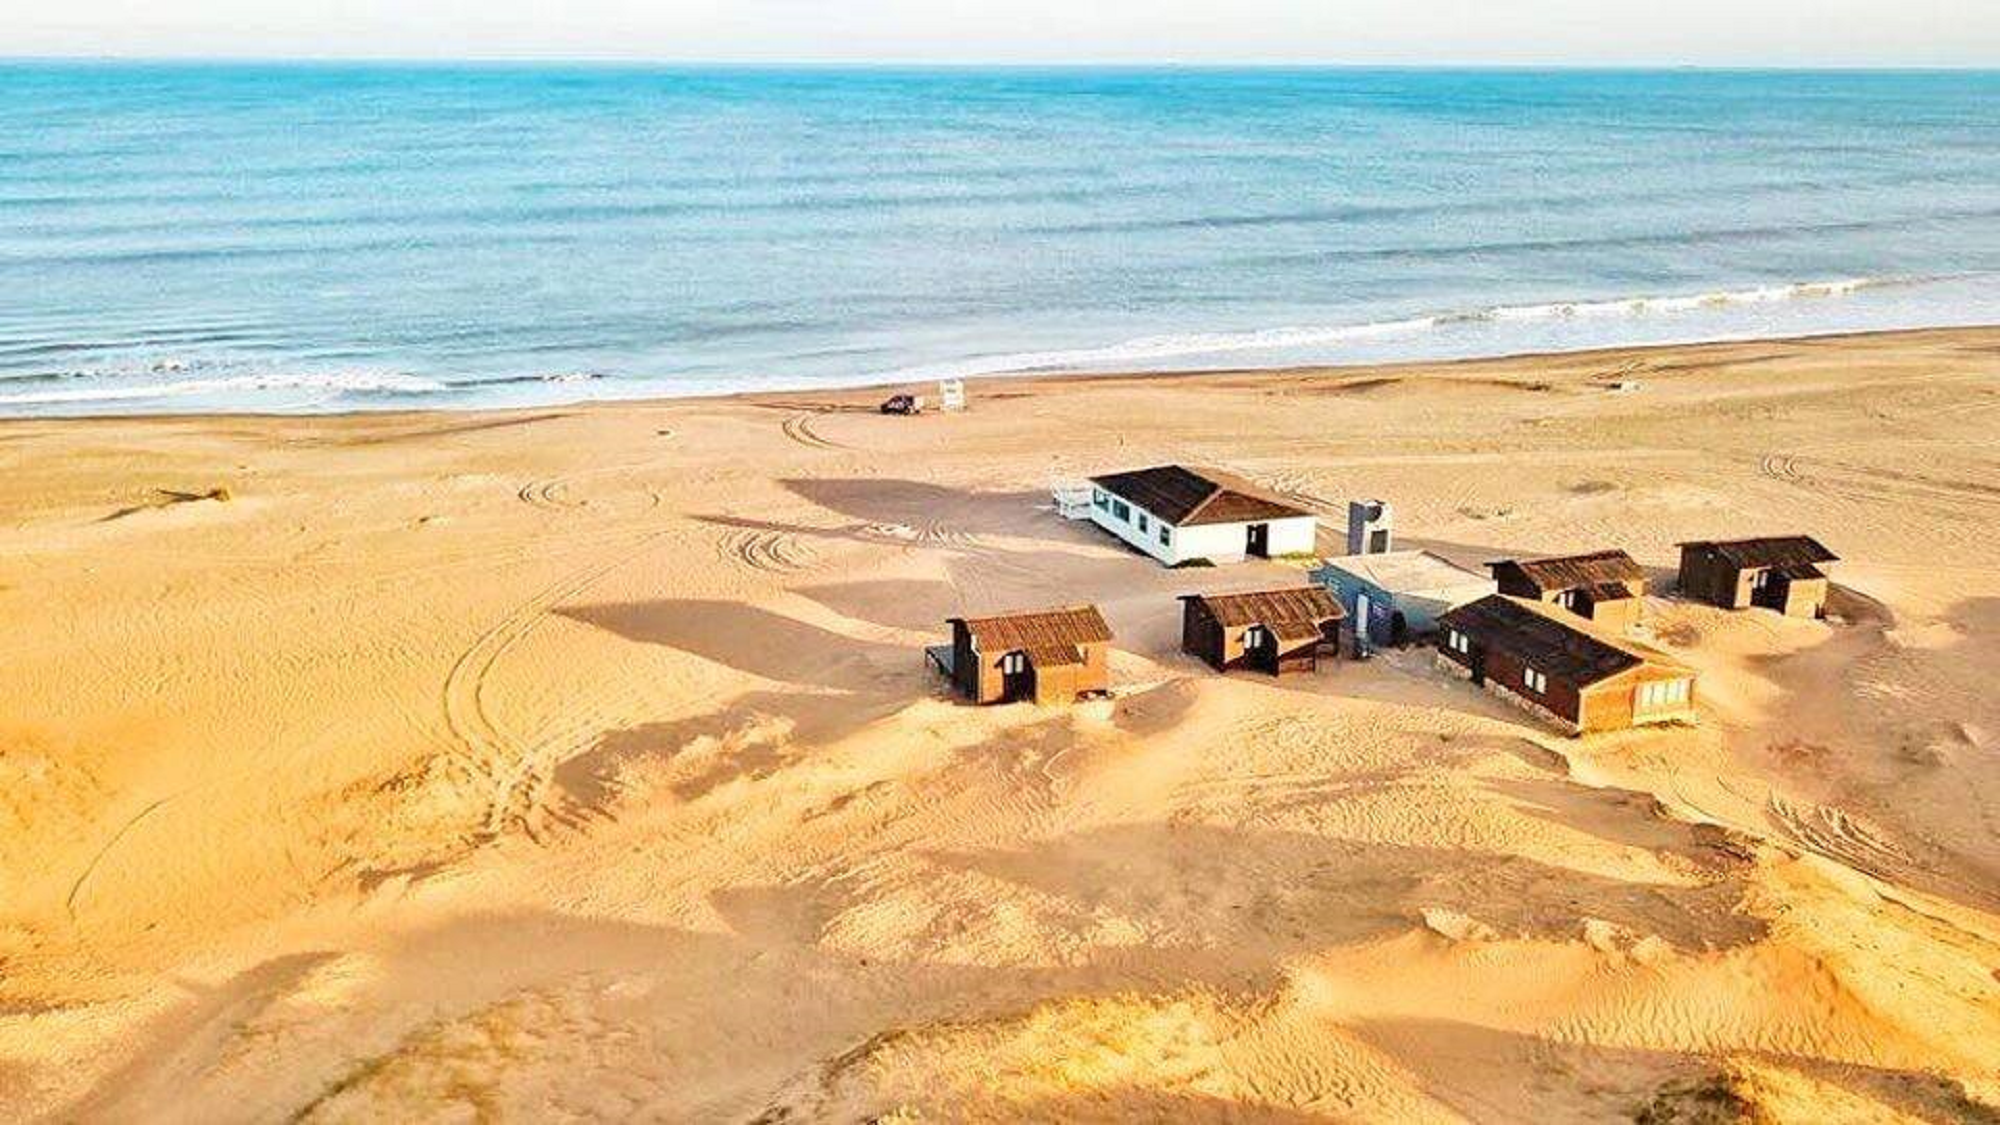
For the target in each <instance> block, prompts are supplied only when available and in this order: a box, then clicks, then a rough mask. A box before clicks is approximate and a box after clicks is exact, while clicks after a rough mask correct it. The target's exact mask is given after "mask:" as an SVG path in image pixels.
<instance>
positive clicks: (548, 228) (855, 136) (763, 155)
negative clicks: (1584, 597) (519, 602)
mask: <svg viewBox="0 0 2000 1125" xmlns="http://www.w3.org/2000/svg"><path fill="white" fill-rule="evenodd" d="M1983 322H2000V73H1990V72H1984V73H1982V72H1935V73H1903V72H1846V73H1815V72H1714V71H1671V72H1666V71H1662V72H1631V71H1621V72H1592V71H1556V72H1535V71H1511V70H1504V71H1503V70H1496V71H1436V70H1351V69H1237V70H1231V69H1050V70H1034V69H934V70H919V69H825V68H816V69H729V68H649V67H621V66H555V65H537V66H502V65H453V66H441V65H391V64H368V65H359V64H355V65H348V64H342V65H303V64H283V65H280V64H248V63H229V64H223V63H215V64H170V65H169V64H132V63H66V62H17V63H0V413H8V414H24V413H79V412H105V411H117V412H132V411H181V410H209V409H217V408H227V409H245V410H279V411H292V410H347V409H375V408H402V407H419V406H444V407H474V406H492V405H515V404H531V403H549V402H558V401H571V400H577V399H585V398H593V399H594V398H613V397H635V396H654V395H680V394H693V393H706V392H715V391H728V390H739V389H754V388H775V387H785V388H797V387H809V386H814V385H831V384H853V383H859V382H876V381H883V380H910V381H916V380H920V379H930V378H933V377H937V376H940V375H948V374H974V373H988V372H1012V371H1030V370H1047V369H1114V368H1116V369H1132V368H1145V369H1154V368H1192V367H1206V366H1215V365H1231V366H1238V365H1246V366H1247V365H1280V364H1287V363H1295V362H1300V361H1307V360H1311V361H1354V360H1373V359H1383V358H1405V357H1439V356H1458V355H1474V354H1490V353H1504V352H1515V351H1523V350H1542V349H1561V348H1579V347H1586V346H1592V345H1599V344H1608V343H1625V342H1645V341H1670V340H1687V339H1704V338H1718V337H1739V336H1757V335H1770V334H1780V333H1798V332H1812V331H1826V330H1846V329H1862V328H1879V327H1898V326H1918V325H1932V324H1960V323H1983Z"/></svg>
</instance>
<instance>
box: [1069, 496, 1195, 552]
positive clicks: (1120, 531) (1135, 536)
mask: <svg viewBox="0 0 2000 1125" xmlns="http://www.w3.org/2000/svg"><path fill="white" fill-rule="evenodd" d="M1100 496H1103V497H1106V498H1107V499H1109V500H1112V501H1119V500H1121V498H1120V497H1114V496H1111V495H1110V494H1109V493H1107V492H1105V491H1104V490H1103V489H1101V488H1092V490H1091V503H1090V522H1092V523H1094V524H1096V525H1097V526H1099V527H1101V528H1103V529H1104V530H1106V531H1108V532H1110V533H1111V534H1113V535H1116V536H1117V537H1118V538H1120V539H1123V540H1124V541H1125V542H1127V543H1130V544H1132V545H1133V546H1134V547H1137V548H1139V549H1140V550H1141V551H1144V552H1146V553H1147V554H1149V555H1151V556H1153V557H1154V558H1156V559H1158V560H1160V562H1161V563H1163V564H1165V565H1167V566H1173V565H1174V564H1175V563H1178V562H1180V561H1181V559H1183V558H1185V557H1187V556H1185V555H1182V554H1180V553H1179V551H1180V545H1181V537H1180V532H1179V529H1177V528H1173V527H1171V526H1169V527H1168V531H1169V532H1170V533H1172V535H1173V540H1174V541H1173V543H1172V545H1166V544H1162V543H1161V542H1160V527H1161V523H1160V521H1159V520H1158V519H1157V518H1155V517H1154V516H1153V514H1152V513H1151V512H1148V511H1146V510H1145V509H1144V508H1141V507H1139V506H1138V505H1137V504H1133V503H1132V502H1131V501H1129V500H1125V501H1123V503H1125V504H1127V505H1128V506H1129V507H1130V508H1131V511H1132V514H1131V518H1130V519H1127V520H1121V519H1119V518H1118V517H1117V515H1116V514H1114V513H1113V512H1112V510H1111V509H1110V507H1109V506H1108V505H1107V506H1105V507H1099V506H1098V504H1097V498H1098V497H1100ZM1142 514H1143V515H1144V516H1145V517H1146V530H1145V531H1143V532H1142V531H1140V530H1139V528H1138V522H1139V517H1140V516H1141V515H1142Z"/></svg>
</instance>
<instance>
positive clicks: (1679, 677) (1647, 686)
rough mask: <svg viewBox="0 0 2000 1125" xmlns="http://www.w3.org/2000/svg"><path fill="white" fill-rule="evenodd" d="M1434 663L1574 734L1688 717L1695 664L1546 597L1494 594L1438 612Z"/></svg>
mask: <svg viewBox="0 0 2000 1125" xmlns="http://www.w3.org/2000/svg"><path fill="white" fill-rule="evenodd" d="M1438 623H1439V624H1440V625H1442V626H1443V627H1444V631H1443V632H1442V633H1441V634H1439V637H1438V664H1439V666H1440V667H1442V668H1444V669H1445V670H1447V671H1449V672H1451V673H1452V674H1453V675H1456V676H1460V677H1463V678H1465V679H1468V680H1471V681H1472V682H1473V683H1475V684H1479V685H1480V686H1482V687H1484V688H1486V689H1487V690H1488V691H1490V692H1492V693H1493V694H1495V695H1497V696H1499V697H1501V698H1503V699H1506V700H1507V701H1508V702H1510V703H1513V704H1515V705H1516V706H1519V707H1521V708H1523V709H1525V710H1527V711H1530V712H1532V713H1534V714H1535V715H1537V716H1539V717H1541V718H1542V719H1544V720H1545V721H1547V722H1549V723H1551V724H1553V725H1554V726H1556V727H1558V728H1559V729H1561V730H1564V731H1567V732H1569V733H1570V734H1588V733H1591V732H1594V731H1608V730H1625V729H1628V728H1630V727H1635V726H1641V725H1644V724H1648V723H1670V722H1692V721H1693V720H1694V717H1695V709H1694V685H1695V673H1694V671H1693V670H1692V669H1690V668H1688V667H1686V666H1684V665H1682V664H1679V663H1677V662H1675V661H1674V660H1672V659H1670V658H1668V657H1667V656H1666V655H1665V654H1663V653H1659V652H1655V651H1653V650H1652V649H1649V648H1645V647H1642V646H1639V645H1635V644H1632V643H1630V642H1628V641H1625V640H1622V639H1616V638H1613V637H1610V636H1607V635H1603V634H1601V633H1599V632H1598V631H1597V630H1596V628H1595V627H1594V626H1591V625H1587V624H1585V623H1584V622H1582V621H1581V620H1580V619H1579V618H1576V617H1573V616H1571V615H1569V614H1563V613H1558V612H1557V611H1555V610H1553V609H1551V608H1548V606H1547V605H1546V603H1543V602H1538V601H1527V600H1525V599H1522V598H1511V597H1508V596H1507V595H1505V594H1494V595H1492V596H1491V597H1485V598H1481V599H1480V600H1478V601H1476V602H1471V603H1469V604H1467V605H1462V606H1459V607H1458V608H1457V609H1454V610H1450V611H1448V612H1447V613H1445V614H1444V615H1443V616H1442V617H1440V618H1438Z"/></svg>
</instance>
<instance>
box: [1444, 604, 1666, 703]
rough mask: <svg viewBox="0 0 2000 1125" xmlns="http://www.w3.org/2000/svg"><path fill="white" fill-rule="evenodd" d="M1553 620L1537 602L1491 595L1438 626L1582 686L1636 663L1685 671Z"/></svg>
mask: <svg viewBox="0 0 2000 1125" xmlns="http://www.w3.org/2000/svg"><path fill="white" fill-rule="evenodd" d="M1580 621H1581V619H1576V620H1574V621H1572V620H1565V619H1563V618H1559V617H1557V616H1555V615H1554V614H1553V613H1551V612H1550V611H1548V610H1546V609H1544V608H1542V607H1541V605H1539V604H1538V603H1536V602H1530V601H1526V600H1524V599H1521V598H1510V597H1508V596H1506V595H1505V594H1493V595H1491V596H1489V597H1484V598H1481V599H1479V600H1478V601H1476V602H1470V603H1468V604H1466V605H1462V606H1459V607H1458V608H1457V609H1453V610H1448V611H1446V612H1445V613H1444V614H1442V615H1440V616H1439V618H1438V623H1439V624H1441V625H1443V626H1445V627H1446V628H1448V629H1456V630H1457V631H1459V632H1460V633H1463V634H1465V635H1466V636H1468V637H1470V638H1472V640H1473V643H1475V644H1479V645H1482V646H1485V647H1487V648H1491V649H1496V650H1498V651H1501V652H1507V653H1511V654H1513V655H1514V656H1516V657H1519V658H1520V659H1521V660H1522V661H1523V662H1525V663H1526V664H1528V665H1529V666H1530V667H1532V668H1534V669H1535V670H1536V671H1538V672H1541V673H1542V674H1544V675H1546V676H1548V677H1550V678H1551V679H1559V680H1562V681H1564V682H1565V683H1570V684H1574V685H1576V686H1578V687H1587V686H1589V685H1591V684H1594V683H1598V682H1599V681H1602V680H1608V679H1610V678H1611V677H1613V676H1616V675H1618V674H1619V673H1621V672H1626V671H1630V670H1631V669H1633V668H1637V667H1639V666H1640V665H1641V664H1653V665H1657V666H1659V667H1663V668H1674V669H1681V670H1685V669H1684V668H1683V666H1682V665H1680V664H1678V663H1676V662H1675V661H1673V660H1670V659H1668V658H1667V657H1666V656H1665V655H1663V654H1660V653H1656V652H1653V651H1651V650H1649V649H1640V648H1638V647H1636V646H1634V645H1631V644H1629V643H1627V642H1623V641H1617V640H1613V639H1611V638H1609V637H1606V636H1603V635H1601V634H1599V633H1596V632H1593V631H1591V630H1590V629H1587V628H1584V627H1583V626H1582V625H1580V624H1579V623H1578V622H1580Z"/></svg>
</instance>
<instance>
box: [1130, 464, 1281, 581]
mask: <svg viewBox="0 0 2000 1125" xmlns="http://www.w3.org/2000/svg"><path fill="white" fill-rule="evenodd" d="M1090 484H1091V495H1090V519H1091V522H1092V523H1095V524H1096V525H1097V526H1099V527H1101V528H1103V529H1104V530H1106V531H1108V532H1110V533H1111V534H1113V535H1116V536H1117V537H1118V538H1120V539H1123V540H1124V541H1125V542H1126V543H1129V544H1131V545H1132V546H1134V547H1137V548H1138V549H1139V550H1141V551H1144V552H1145V553H1146V554H1148V555H1151V556H1152V557H1154V558H1156V559H1158V560H1159V561H1160V562H1161V563H1163V564H1165V565H1167V566H1178V565H1180V564H1182V563H1188V562H1193V561H1195V560H1197V559H1206V560H1208V561H1210V562H1217V563H1225V562H1241V561H1242V560H1243V559H1245V558H1250V557H1261V558H1277V557H1280V556H1285V555H1309V554H1311V553H1312V552H1313V548H1314V542H1315V540H1316V539H1317V538H1318V532H1319V520H1318V518H1317V517H1315V516H1314V515H1313V514H1312V513H1311V512H1310V511H1307V510H1306V509H1304V508H1301V507H1299V506H1298V505H1296V504H1292V503H1288V502H1286V501H1284V500H1280V499H1278V498H1277V497H1276V496H1273V495H1271V494H1270V493H1268V492H1264V491H1262V490H1261V489H1258V488H1256V487H1255V486H1253V485H1250V484H1248V483H1246V482H1244V481H1242V480H1239V479H1237V478H1235V477H1232V476H1230V475H1228V474H1226V473H1218V472H1215V471H1213V470H1210V469H1190V468H1186V467H1184V466H1181V465H1162V466H1159V467H1158V468H1152V469H1138V470H1134V471H1132V472H1129V473H1113V474H1111V475H1110V476H1102V477H1092V478H1091V481H1090Z"/></svg>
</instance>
